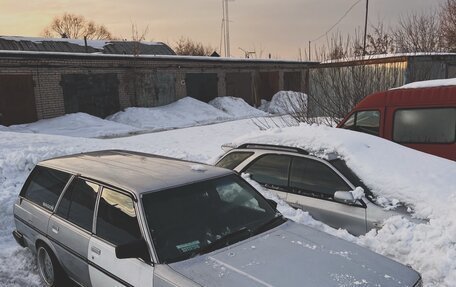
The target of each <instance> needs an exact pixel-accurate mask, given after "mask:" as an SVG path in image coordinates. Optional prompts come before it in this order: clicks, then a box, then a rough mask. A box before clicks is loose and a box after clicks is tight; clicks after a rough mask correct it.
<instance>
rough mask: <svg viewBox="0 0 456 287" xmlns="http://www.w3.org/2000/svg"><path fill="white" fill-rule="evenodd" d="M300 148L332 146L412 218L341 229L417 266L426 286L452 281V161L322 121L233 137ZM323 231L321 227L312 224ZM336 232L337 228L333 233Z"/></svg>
mask: <svg viewBox="0 0 456 287" xmlns="http://www.w3.org/2000/svg"><path fill="white" fill-rule="evenodd" d="M247 142H250V143H267V144H277V145H286V146H294V147H300V148H304V149H306V150H308V151H310V152H312V153H315V154H319V155H320V156H322V157H325V155H327V154H329V153H331V152H336V153H338V154H339V155H340V156H341V157H342V158H344V160H345V161H346V162H347V165H348V166H349V167H350V168H351V169H352V170H353V171H354V172H355V173H356V174H357V175H358V176H359V177H360V178H361V179H362V180H363V182H364V183H365V184H366V185H367V186H368V187H369V188H370V189H371V190H372V192H373V193H374V194H375V195H376V196H377V197H378V198H377V201H378V203H379V204H382V205H384V206H385V207H391V206H394V205H395V204H397V202H403V203H406V204H407V205H408V206H410V207H411V208H412V209H413V210H414V213H413V215H414V216H416V217H419V218H426V219H428V220H429V223H427V224H424V223H422V224H417V223H413V222H410V221H408V220H407V219H404V218H401V217H392V218H390V219H388V220H387V221H386V222H385V223H384V226H383V228H382V229H380V230H379V231H378V232H377V231H376V230H372V231H371V232H369V233H368V234H366V235H365V236H361V237H359V238H356V237H350V236H347V235H346V234H345V235H343V237H344V238H345V239H349V240H351V241H353V242H356V243H358V244H361V245H364V246H367V247H369V248H371V249H372V250H374V251H376V252H379V253H381V254H384V255H387V256H389V257H391V258H393V259H396V260H398V261H400V262H402V263H404V264H410V265H412V266H413V267H414V268H415V269H417V270H418V271H420V272H421V273H422V275H423V277H424V280H425V283H426V286H454V282H456V261H454V258H455V257H454V256H456V245H455V239H454V238H456V222H455V218H456V210H455V208H454V207H455V206H456V163H455V162H453V161H449V160H446V159H443V158H439V157H435V156H432V155H429V154H425V153H422V152H419V151H416V150H412V149H409V148H406V147H403V146H401V145H398V144H395V143H393V142H390V141H387V140H384V139H381V138H379V137H374V136H371V135H367V134H364V133H357V132H352V131H349V130H344V129H335V128H330V127H323V126H315V125H314V126H309V125H301V126H299V127H291V128H283V129H278V128H277V129H272V130H268V131H265V132H258V133H254V134H250V135H247V136H244V137H241V138H238V139H237V140H235V142H234V143H235V144H236V145H239V144H242V143H247ZM316 227H320V228H322V229H324V230H325V231H328V229H327V227H326V226H325V227H324V228H323V227H321V226H316ZM335 235H340V234H337V233H336V234H335Z"/></svg>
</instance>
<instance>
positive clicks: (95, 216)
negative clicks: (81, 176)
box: [92, 184, 145, 248]
mask: <svg viewBox="0 0 456 287" xmlns="http://www.w3.org/2000/svg"><path fill="white" fill-rule="evenodd" d="M100 187H101V188H100V192H99V193H98V197H97V201H96V203H95V211H96V212H95V213H94V216H93V226H92V236H93V237H95V238H96V239H98V240H101V241H103V242H105V243H107V244H109V245H110V246H112V247H114V248H115V247H116V245H115V244H114V243H112V242H110V241H108V240H106V239H104V238H102V237H100V236H98V234H97V219H98V210H99V206H100V199H101V195H102V193H103V190H104V189H105V188H107V189H110V190H112V191H114V192H118V193H121V194H123V195H126V196H128V197H129V198H131V200H132V201H133V207H134V209H135V213H136V221H137V222H138V226H139V231H140V232H141V237H142V238H144V239H145V236H144V230H143V228H142V227H141V225H142V224H141V220H140V216H139V212H138V201H137V200H136V199H135V197H134V196H133V194H132V193H130V192H128V191H126V190H123V189H121V188H117V187H113V186H110V185H106V184H101V186H100Z"/></svg>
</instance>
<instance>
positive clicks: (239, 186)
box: [142, 175, 284, 263]
mask: <svg viewBox="0 0 456 287" xmlns="http://www.w3.org/2000/svg"><path fill="white" fill-rule="evenodd" d="M142 203H143V207H144V210H145V214H146V220H147V224H148V226H149V230H150V232H151V235H152V239H153V241H154V245H155V250H156V252H157V255H158V257H159V260H160V262H162V263H172V262H177V261H181V260H185V259H188V258H191V257H193V256H195V255H197V254H201V253H205V252H209V251H212V250H215V249H218V248H222V247H224V246H227V245H230V244H233V243H235V242H238V241H240V240H244V239H246V238H248V237H250V236H252V235H254V234H258V233H260V232H263V231H265V230H267V229H270V228H272V227H275V226H277V225H279V224H281V223H283V222H284V219H282V217H281V216H280V214H278V213H277V211H275V210H274V209H273V208H272V207H271V205H270V204H269V203H268V202H267V201H266V200H265V199H264V198H263V197H262V196H261V195H260V194H259V193H258V192H257V191H255V190H254V189H253V188H252V187H251V186H250V185H248V184H247V183H246V182H245V181H244V180H242V179H241V178H239V177H238V176H237V175H229V176H225V177H221V178H216V179H212V180H208V181H203V182H197V183H193V184H190V185H186V186H181V187H176V188H171V189H168V190H163V191H157V192H151V193H147V194H145V195H143V197H142ZM276 219H278V220H276ZM225 239H226V240H225ZM222 241H223V242H222ZM219 243H222V244H219Z"/></svg>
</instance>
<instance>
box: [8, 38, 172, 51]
mask: <svg viewBox="0 0 456 287" xmlns="http://www.w3.org/2000/svg"><path fill="white" fill-rule="evenodd" d="M0 50H5V51H35V52H63V53H103V54H124V55H137V54H139V55H175V54H176V53H174V51H173V50H172V49H171V48H170V47H169V46H168V45H166V44H165V43H161V42H133V41H103V40H88V41H87V46H86V45H85V43H84V40H79V39H48V38H35V37H10V36H0Z"/></svg>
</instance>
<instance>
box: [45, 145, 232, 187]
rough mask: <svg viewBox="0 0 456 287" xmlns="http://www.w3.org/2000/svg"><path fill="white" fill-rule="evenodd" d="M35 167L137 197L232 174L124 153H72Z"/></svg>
mask: <svg viewBox="0 0 456 287" xmlns="http://www.w3.org/2000/svg"><path fill="white" fill-rule="evenodd" d="M38 165H40V166H45V167H50V168H55V169H59V170H63V171H67V172H70V173H73V174H78V175H80V176H82V177H85V178H89V179H93V180H96V181H99V182H101V183H104V184H108V185H111V186H113V187H117V188H121V189H125V190H129V191H131V192H134V193H135V194H136V195H139V194H141V193H144V192H150V191H157V190H161V189H165V188H170V187H173V186H180V185H185V184H189V183H193V182H197V181H202V180H207V179H210V178H215V177H219V176H223V175H229V174H233V173H234V172H233V171H231V170H227V169H223V168H218V167H213V166H209V165H204V164H200V163H196V162H190V161H184V160H179V159H174V158H170V157H164V156H159V155H153V154H147V153H140V152H133V151H125V150H103V151H95V152H86V153H80V154H74V155H69V156H63V157H57V158H53V159H49V160H45V161H42V162H40V163H39V164H38Z"/></svg>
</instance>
